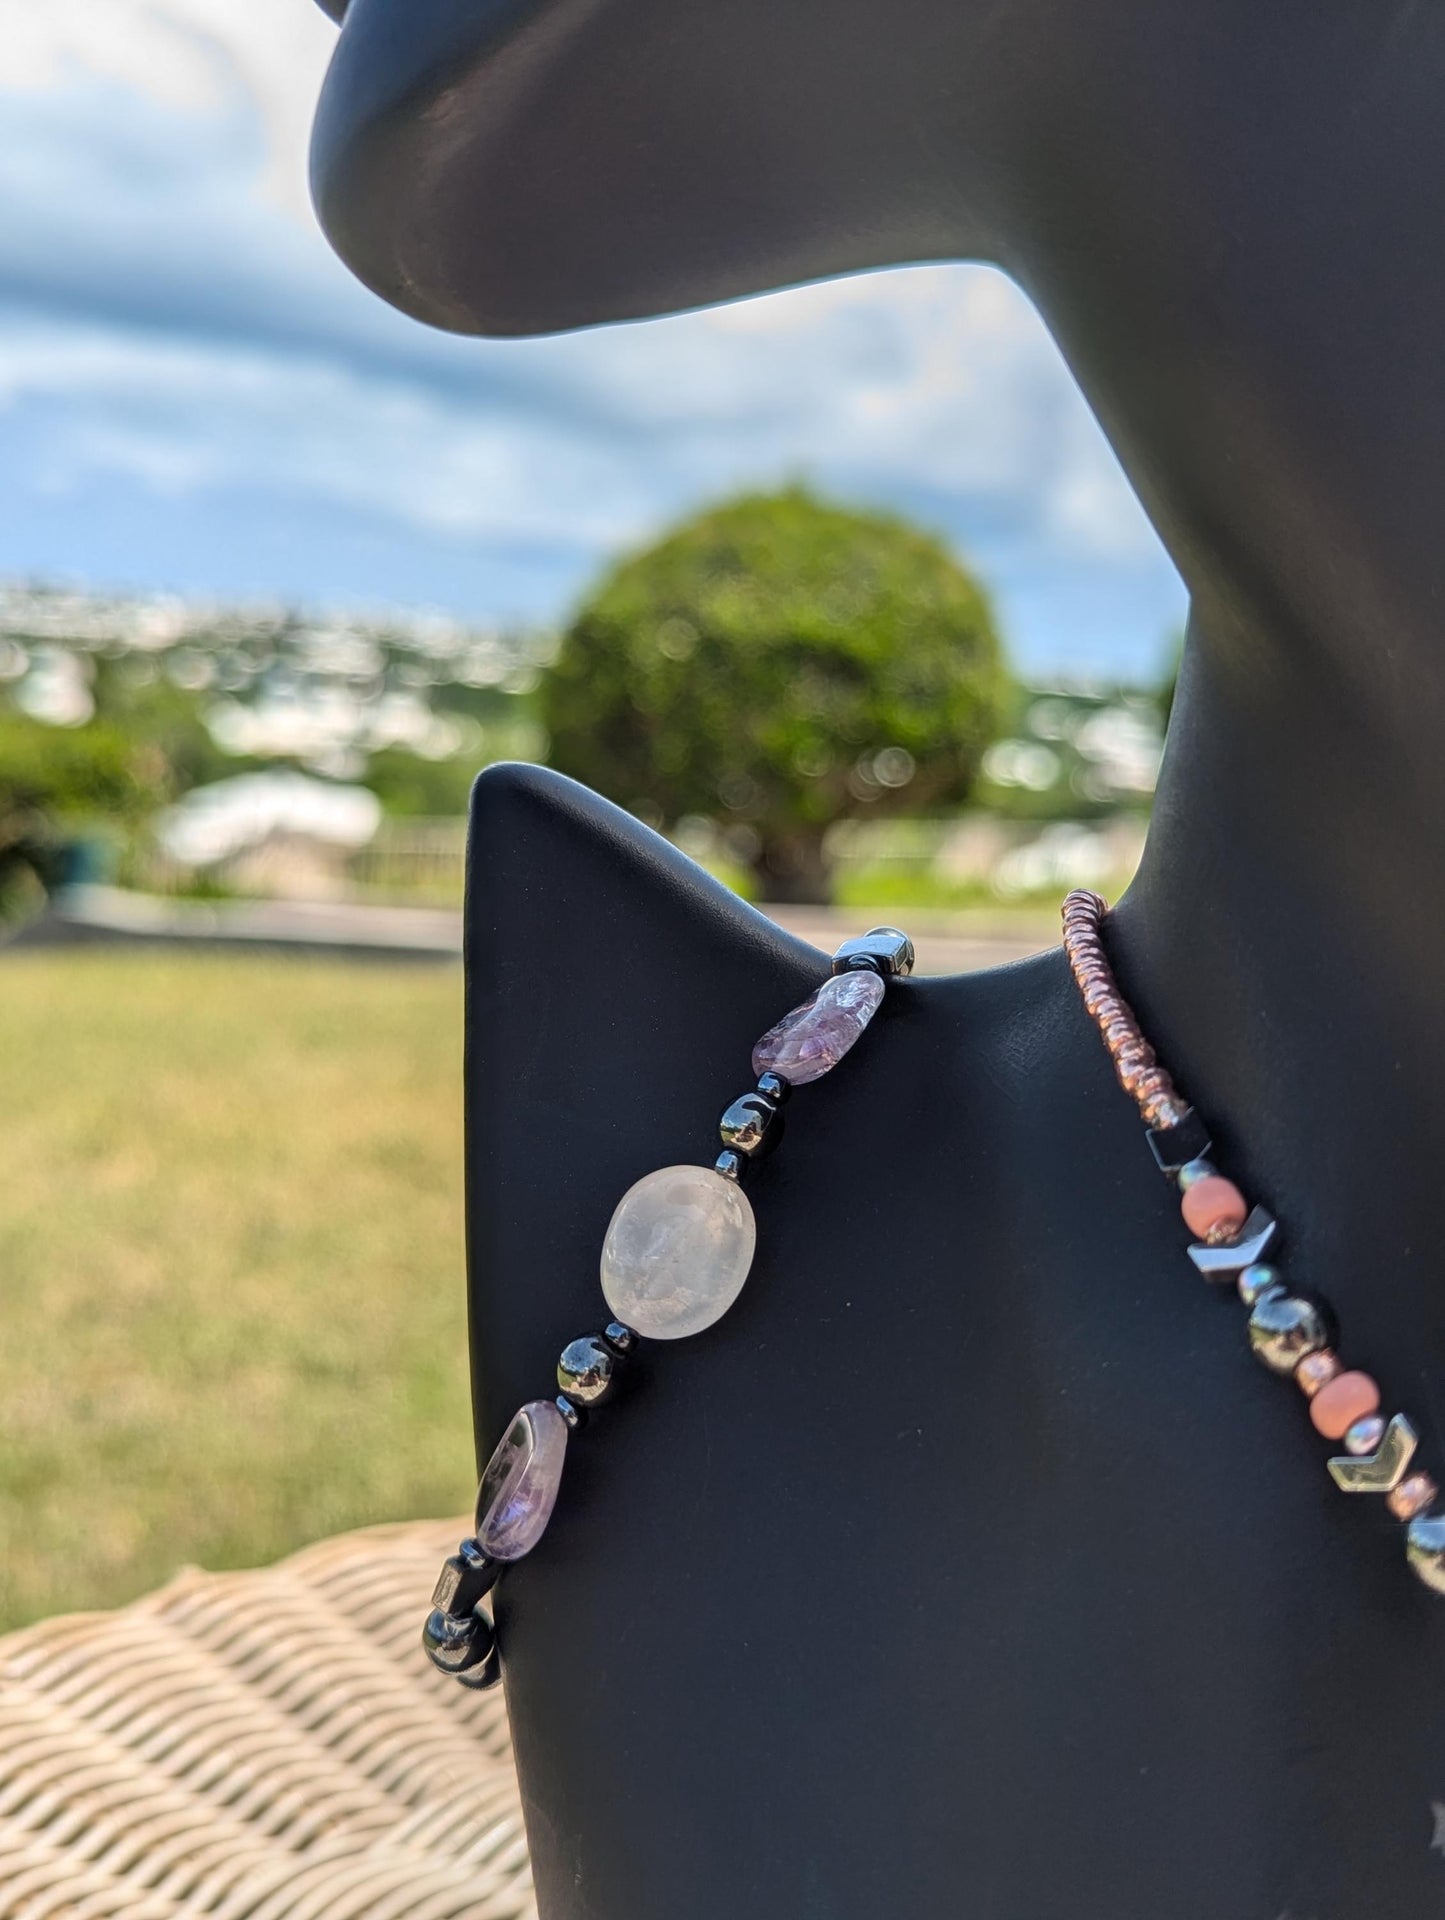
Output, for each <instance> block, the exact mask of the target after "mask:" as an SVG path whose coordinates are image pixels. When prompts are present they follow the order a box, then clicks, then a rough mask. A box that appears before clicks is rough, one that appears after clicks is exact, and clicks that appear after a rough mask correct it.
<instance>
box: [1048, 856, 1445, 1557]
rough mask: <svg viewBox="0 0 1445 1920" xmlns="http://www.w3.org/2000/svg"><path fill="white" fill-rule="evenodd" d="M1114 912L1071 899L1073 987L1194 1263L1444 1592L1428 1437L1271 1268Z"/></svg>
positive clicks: (1352, 1482) (1094, 900)
mask: <svg viewBox="0 0 1445 1920" xmlns="http://www.w3.org/2000/svg"><path fill="white" fill-rule="evenodd" d="M1108 911H1109V909H1108V905H1107V903H1106V902H1105V901H1103V900H1101V899H1100V897H1099V896H1098V894H1096V893H1090V892H1089V891H1088V890H1087V889H1084V888H1079V889H1077V890H1076V891H1074V892H1073V893H1071V894H1070V895H1069V897H1068V899H1067V900H1065V902H1064V949H1065V952H1066V953H1067V955H1068V959H1069V965H1070V967H1071V969H1072V970H1073V975H1074V979H1075V981H1076V982H1077V984H1078V987H1079V991H1080V992H1081V993H1082V995H1083V998H1084V1005H1085V1007H1086V1008H1087V1009H1088V1011H1089V1012H1090V1014H1092V1016H1093V1018H1094V1021H1095V1023H1096V1024H1097V1026H1098V1028H1099V1030H1100V1032H1101V1033H1102V1035H1103V1037H1104V1045H1105V1046H1106V1047H1107V1048H1108V1050H1109V1053H1110V1055H1111V1056H1112V1058H1113V1061H1114V1067H1115V1071H1116V1072H1117V1074H1118V1077H1119V1083H1120V1085H1121V1086H1122V1087H1123V1089H1124V1091H1125V1092H1126V1093H1127V1094H1129V1096H1130V1097H1131V1098H1132V1099H1133V1101H1134V1102H1135V1104H1136V1105H1137V1106H1138V1108H1139V1111H1140V1113H1141V1114H1142V1115H1143V1117H1144V1122H1145V1125H1146V1126H1147V1127H1148V1130H1149V1145H1150V1147H1151V1148H1152V1149H1153V1152H1154V1158H1155V1160H1156V1161H1157V1163H1158V1165H1159V1170H1160V1172H1161V1173H1163V1174H1164V1175H1166V1177H1168V1178H1169V1179H1171V1180H1173V1181H1174V1183H1175V1184H1176V1186H1177V1187H1178V1189H1179V1194H1180V1211H1181V1212H1182V1213H1183V1216H1184V1224H1185V1225H1186V1226H1187V1227H1188V1228H1189V1230H1190V1232H1191V1233H1193V1234H1195V1235H1196V1236H1197V1238H1196V1242H1195V1244H1194V1245H1193V1246H1192V1247H1190V1249H1189V1257H1190V1259H1191V1260H1192V1261H1193V1262H1194V1264H1195V1266H1196V1267H1197V1268H1198V1269H1199V1271H1200V1273H1202V1274H1203V1276H1204V1278H1205V1279H1206V1280H1213V1281H1222V1282H1225V1283H1226V1284H1227V1283H1229V1282H1233V1284H1234V1286H1235V1288H1236V1290H1237V1291H1238V1293H1239V1297H1240V1298H1241V1300H1243V1302H1244V1304H1245V1305H1246V1306H1247V1307H1248V1308H1249V1310H1250V1313H1249V1344H1250V1346H1251V1348H1252V1349H1253V1351H1254V1353H1255V1354H1256V1355H1257V1357H1258V1358H1259V1359H1260V1360H1261V1361H1262V1362H1263V1363H1264V1365H1265V1366H1266V1367H1268V1368H1269V1370H1270V1372H1271V1373H1278V1374H1283V1375H1287V1376H1291V1377H1293V1379H1294V1380H1295V1381H1296V1383H1297V1384H1298V1385H1299V1387H1300V1388H1301V1390H1302V1391H1303V1392H1304V1394H1305V1395H1306V1397H1307V1399H1308V1400H1309V1411H1310V1419H1311V1420H1312V1421H1313V1423H1314V1425H1315V1427H1316V1429H1317V1430H1318V1431H1319V1432H1320V1433H1322V1434H1323V1435H1324V1436H1325V1438H1326V1439H1327V1440H1337V1441H1343V1442H1344V1447H1345V1451H1344V1452H1343V1453H1342V1454H1338V1455H1336V1456H1335V1457H1334V1458H1332V1459H1330V1460H1329V1461H1327V1462H1326V1464H1327V1466H1328V1468H1329V1472H1330V1477H1331V1478H1332V1479H1333V1481H1334V1483H1335V1485H1336V1486H1337V1487H1339V1488H1340V1489H1341V1490H1342V1491H1343V1492H1345V1493H1376V1494H1380V1495H1382V1496H1383V1497H1384V1500H1385V1504H1386V1506H1387V1507H1388V1508H1389V1510H1390V1512H1391V1513H1392V1514H1393V1515H1394V1516H1395V1518H1396V1519H1397V1520H1400V1521H1402V1522H1404V1523H1405V1525H1406V1534H1405V1554H1406V1558H1407V1559H1408V1560H1409V1563H1410V1565H1411V1566H1412V1567H1413V1568H1414V1570H1415V1572H1416V1573H1417V1574H1418V1575H1419V1576H1420V1578H1421V1580H1423V1581H1424V1583H1425V1585H1426V1586H1427V1587H1430V1588H1431V1589H1433V1591H1434V1592H1436V1593H1445V1514H1440V1513H1437V1512H1434V1511H1432V1509H1433V1507H1434V1503H1435V1501H1436V1499H1437V1498H1438V1497H1439V1491H1440V1490H1439V1488H1438V1487H1437V1486H1436V1484H1435V1482H1434V1481H1433V1480H1432V1479H1431V1477H1430V1475H1429V1474H1428V1473H1419V1472H1415V1473H1412V1472H1411V1471H1410V1467H1411V1463H1412V1461H1413V1460H1414V1457H1415V1451H1416V1448H1417V1447H1418V1445H1419V1439H1418V1436H1417V1435H1416V1432H1415V1429H1414V1427H1413V1426H1411V1424H1410V1422H1409V1420H1407V1419H1406V1417H1405V1415H1404V1414H1403V1413H1397V1414H1394V1415H1393V1416H1392V1417H1391V1418H1390V1419H1389V1420H1388V1421H1387V1420H1385V1419H1384V1418H1383V1417H1382V1415H1381V1413H1380V1390H1379V1388H1378V1387H1377V1386H1376V1384H1375V1382H1374V1381H1373V1380H1372V1379H1371V1378H1370V1376H1369V1374H1367V1373H1361V1372H1359V1371H1358V1370H1356V1369H1353V1368H1352V1369H1350V1370H1348V1371H1347V1370H1346V1369H1345V1368H1344V1367H1342V1365H1341V1363H1340V1359H1339V1356H1338V1354H1337V1353H1336V1351H1335V1335H1336V1327H1335V1319H1334V1315H1333V1314H1332V1313H1331V1311H1330V1309H1329V1307H1328V1306H1327V1305H1326V1304H1325V1302H1324V1301H1323V1300H1321V1299H1320V1298H1319V1297H1318V1296H1317V1295H1314V1294H1305V1293H1300V1292H1296V1291H1295V1289H1294V1288H1292V1287H1287V1286H1286V1285H1285V1284H1284V1282H1283V1280H1282V1278H1281V1276H1280V1274H1279V1272H1278V1270H1277V1269H1276V1268H1275V1267H1273V1266H1270V1265H1267V1264H1266V1263H1265V1261H1264V1257H1263V1256H1264V1255H1265V1254H1266V1253H1267V1252H1269V1251H1270V1250H1271V1247H1272V1245H1273V1242H1274V1238H1275V1233H1276V1223H1275V1220H1274V1218H1273V1217H1272V1215H1270V1214H1269V1213H1268V1212H1266V1210H1265V1209H1264V1208H1263V1207H1259V1206H1256V1207H1251V1206H1249V1204H1248V1203H1247V1202H1246V1200H1245V1198H1244V1195H1243V1194H1242V1193H1241V1192H1240V1190H1239V1188H1238V1187H1237V1186H1236V1185H1235V1184H1234V1182H1233V1181H1232V1180H1226V1179H1225V1178H1224V1177H1223V1176H1222V1175H1221V1174H1220V1173H1219V1172H1217V1171H1216V1169H1215V1167H1214V1165H1213V1164H1212V1162H1211V1161H1210V1160H1209V1158H1208V1155H1209V1152H1210V1140H1209V1135H1208V1133H1207V1131H1206V1129H1205V1127H1204V1125H1203V1123H1202V1121H1201V1120H1200V1119H1199V1118H1198V1116H1197V1115H1196V1113H1195V1112H1194V1109H1193V1108H1192V1107H1191V1106H1190V1105H1189V1104H1188V1102H1187V1101H1185V1100H1183V1099H1182V1098H1181V1097H1180V1095H1179V1092H1178V1089H1177V1088H1176V1087H1175V1085H1174V1082H1173V1081H1172V1080H1171V1079H1170V1077H1169V1075H1168V1074H1167V1073H1166V1072H1165V1071H1164V1069H1163V1068H1162V1067H1161V1066H1160V1065H1159V1063H1158V1061H1157V1060H1156V1059H1155V1056H1154V1049H1153V1048H1152V1047H1151V1046H1150V1045H1149V1042H1148V1041H1147V1040H1146V1039H1145V1038H1144V1034H1143V1031H1142V1029H1141V1028H1140V1026H1139V1022H1138V1020H1137V1019H1136V1018H1135V1016H1134V1013H1133V1010H1132V1009H1131V1008H1130V1006H1129V1003H1128V1002H1127V1001H1126V1000H1125V998H1124V996H1123V995H1122V994H1121V993H1120V991H1119V987H1118V983H1117V981H1116V980H1115V978H1114V972H1113V969H1112V968H1111V967H1110V965H1109V961H1108V958H1107V956H1106V954H1105V952H1104V944H1103V939H1102V936H1101V927H1102V923H1103V920H1104V916H1105V915H1106V914H1107V913H1108Z"/></svg>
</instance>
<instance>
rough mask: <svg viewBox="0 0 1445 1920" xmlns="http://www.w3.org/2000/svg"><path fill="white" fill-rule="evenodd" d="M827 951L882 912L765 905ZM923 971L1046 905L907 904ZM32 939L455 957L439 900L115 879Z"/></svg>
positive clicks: (63, 910)
mask: <svg viewBox="0 0 1445 1920" xmlns="http://www.w3.org/2000/svg"><path fill="white" fill-rule="evenodd" d="M764 911H765V912H767V913H770V914H771V915H772V917H773V918H774V919H775V920H777V921H778V923H779V924H780V925H782V926H785V927H787V928H788V929H789V931H790V932H793V933H796V934H797V935H798V936H799V937H800V938H801V939H804V940H808V941H811V943H812V944H813V945H814V946H815V947H821V948H822V949H823V951H824V952H825V953H830V952H831V951H832V950H833V948H834V947H836V946H837V945H838V943H839V942H840V941H841V940H846V939H847V938H848V936H849V935H850V934H855V933H862V932H863V931H864V930H865V928H867V927H868V926H870V925H872V924H874V922H875V921H876V920H877V919H878V918H879V917H880V916H879V914H878V913H876V912H875V913H873V914H869V913H867V912H864V911H860V912H856V913H854V912H844V911H841V910H838V909H834V908H824V907H769V908H765V909H764ZM901 917H903V918H906V919H907V921H908V927H909V931H910V932H911V933H912V935H913V939H914V944H915V946H916V947H917V950H918V965H919V971H920V972H922V973H967V972H971V971H972V970H973V969H974V968H976V967H995V966H1000V965H1001V964H1002V963H1003V962H1004V961H1007V960H1017V959H1020V958H1022V956H1023V955H1024V954H1028V953H1037V952H1038V951H1039V950H1040V948H1042V947H1048V946H1052V945H1054V943H1055V941H1056V940H1057V937H1058V936H1057V934H1056V932H1055V922H1054V920H1053V917H1052V916H1051V915H1049V914H1037V913H1032V912H1030V913H1028V914H1010V913H1004V912H998V913H986V912H984V913H960V914H938V913H931V914H910V915H905V916H901ZM11 945H12V946H13V947H17V948H22V949H23V948H33V947H37V946H101V945H105V946H190V947H224V948H228V949H230V950H232V951H235V950H237V949H240V950H251V951H256V950H267V951H273V952H274V951H277V950H281V951H296V952H310V953H332V954H338V955H346V956H348V957H352V958H359V959H375V960H431V961H438V960H440V961H455V960H456V959H458V958H459V957H460V955H461V950H462V919H461V915H460V914H459V913H456V912H452V911H449V910H447V909H445V908H432V907H371V906H357V905H353V904H349V903H343V902H339V901H336V902H332V901H290V900H226V901H217V902H209V901H195V900H166V899H160V898H157V897H155V896H152V895H148V894H139V893H128V892H126V891H125V890H124V889H123V888H119V887H74V888H71V889H70V890H69V892H68V893H67V894H66V895H64V896H63V897H62V898H61V899H60V900H59V901H58V902H57V903H56V904H55V906H54V907H53V908H52V909H51V911H50V912H48V913H47V914H46V915H45V916H44V917H43V918H42V919H40V920H38V921H35V922H34V923H32V925H31V926H29V927H27V928H26V929H25V931H24V932H23V933H22V934H20V935H19V937H18V938H17V939H16V940H14V941H13V942H12V943H11Z"/></svg>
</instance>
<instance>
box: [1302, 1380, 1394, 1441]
mask: <svg viewBox="0 0 1445 1920" xmlns="http://www.w3.org/2000/svg"><path fill="white" fill-rule="evenodd" d="M1379 1404H1380V1389H1379V1388H1378V1387H1377V1386H1376V1385H1375V1383H1374V1381H1373V1380H1372V1379H1371V1378H1370V1376H1369V1374H1367V1373H1337V1374H1336V1375H1335V1377H1334V1379H1333V1380H1327V1381H1326V1382H1325V1384H1324V1386H1322V1387H1321V1388H1320V1390H1319V1392H1318V1393H1317V1394H1316V1395H1315V1397H1314V1399H1313V1400H1311V1401H1310V1419H1311V1420H1313V1421H1314V1423H1315V1425H1316V1427H1318V1429H1319V1431H1320V1432H1321V1433H1322V1434H1323V1435H1324V1436H1325V1438H1326V1439H1327V1440H1343V1439H1344V1437H1345V1435H1346V1434H1347V1433H1348V1432H1349V1430H1350V1428H1351V1427H1352V1426H1353V1425H1354V1424H1355V1422H1356V1421H1357V1420H1363V1419H1364V1418H1365V1416H1366V1415H1367V1414H1371V1413H1373V1412H1374V1411H1375V1409H1376V1408H1377V1407H1378V1406H1379Z"/></svg>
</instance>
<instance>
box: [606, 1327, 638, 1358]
mask: <svg viewBox="0 0 1445 1920" xmlns="http://www.w3.org/2000/svg"><path fill="white" fill-rule="evenodd" d="M602 1338H603V1339H604V1340H605V1341H606V1342H607V1344H608V1346H609V1347H611V1349H612V1351H613V1352H614V1353H621V1354H628V1353H636V1351H637V1348H638V1345H639V1336H638V1335H637V1334H635V1333H634V1332H633V1331H632V1329H631V1327H624V1326H623V1324H622V1322H621V1321H620V1320H609V1321H608V1322H607V1325H606V1326H605V1327H604V1328H603V1329H602Z"/></svg>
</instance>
